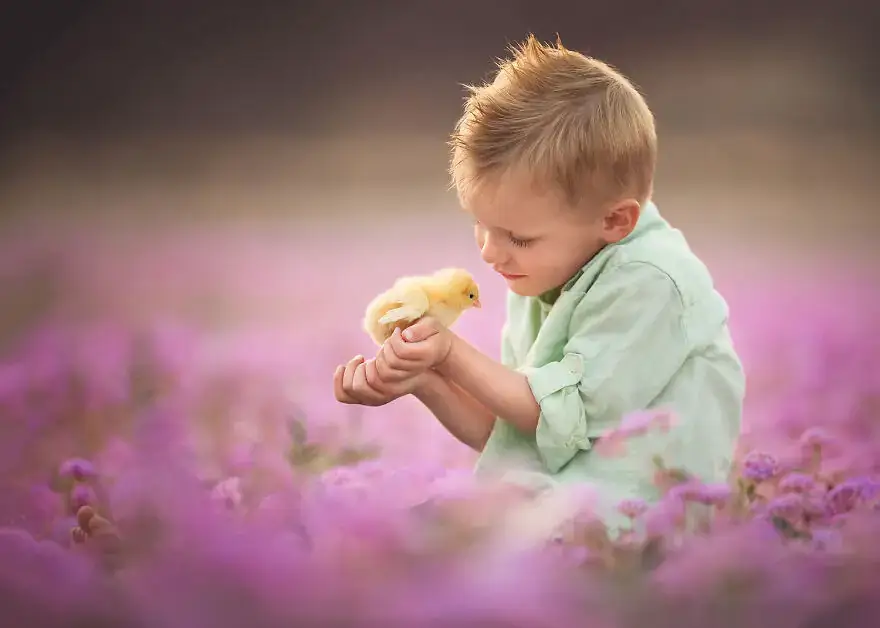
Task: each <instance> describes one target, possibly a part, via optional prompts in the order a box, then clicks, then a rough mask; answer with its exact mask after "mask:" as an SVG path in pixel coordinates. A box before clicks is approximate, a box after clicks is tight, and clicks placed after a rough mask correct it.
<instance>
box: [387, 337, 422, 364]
mask: <svg viewBox="0 0 880 628" xmlns="http://www.w3.org/2000/svg"><path fill="white" fill-rule="evenodd" d="M405 345H406V343H405V342H404V341H403V340H402V339H401V338H400V334H398V335H397V336H396V337H394V338H391V339H389V340H388V342H386V343H385V344H384V345H383V347H382V351H381V352H380V353H381V355H382V361H383V362H385V364H387V365H388V366H389V367H391V368H392V369H394V370H397V371H407V370H410V369H412V367H413V366H415V364H414V363H413V362H414V361H413V360H408V359H406V358H404V357H402V356H401V355H400V354H401V353H408V352H409V350H410V349H411V347H407V346H405Z"/></svg>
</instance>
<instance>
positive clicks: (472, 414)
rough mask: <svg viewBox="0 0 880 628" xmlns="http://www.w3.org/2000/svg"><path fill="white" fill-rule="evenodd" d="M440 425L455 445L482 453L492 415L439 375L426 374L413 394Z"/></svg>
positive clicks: (491, 423) (493, 417)
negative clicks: (459, 444) (451, 437)
mask: <svg viewBox="0 0 880 628" xmlns="http://www.w3.org/2000/svg"><path fill="white" fill-rule="evenodd" d="M413 396H414V397H415V398H416V399H418V400H419V401H421V402H422V403H423V404H424V405H425V407H427V408H428V410H430V411H431V413H432V414H433V415H434V416H435V417H436V418H437V420H438V421H439V422H440V424H441V425H442V426H443V427H445V428H446V430H447V431H448V432H449V433H450V434H452V435H453V436H454V437H455V438H457V439H458V440H459V441H461V442H462V443H464V444H465V445H467V446H468V447H470V448H472V449H474V450H475V451H482V450H483V447H484V446H485V444H486V441H487V440H488V439H489V434H490V433H491V432H492V426H493V425H494V423H495V415H494V414H492V412H491V411H490V410H488V409H487V408H486V407H485V406H484V405H483V404H481V403H480V402H479V401H477V400H476V399H474V398H473V397H472V396H471V395H469V394H468V393H467V392H466V391H464V390H462V389H461V387H459V386H458V385H457V384H455V383H454V382H451V381H448V380H447V379H446V378H444V377H443V376H442V375H440V374H439V373H436V372H434V371H429V372H427V373H425V379H424V381H423V383H422V384H420V385H419V386H418V387H417V388H416V389H415V390H414V391H413Z"/></svg>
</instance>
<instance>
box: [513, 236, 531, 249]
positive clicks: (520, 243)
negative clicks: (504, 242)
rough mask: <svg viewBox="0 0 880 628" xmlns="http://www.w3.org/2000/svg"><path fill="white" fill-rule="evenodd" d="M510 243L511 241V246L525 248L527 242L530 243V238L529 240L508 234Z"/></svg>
mask: <svg viewBox="0 0 880 628" xmlns="http://www.w3.org/2000/svg"><path fill="white" fill-rule="evenodd" d="M510 243H511V244H512V245H513V246H518V247H520V248H525V247H527V246H528V245H529V244H531V243H532V240H530V239H525V238H517V237H516V236H513V235H511V236H510Z"/></svg>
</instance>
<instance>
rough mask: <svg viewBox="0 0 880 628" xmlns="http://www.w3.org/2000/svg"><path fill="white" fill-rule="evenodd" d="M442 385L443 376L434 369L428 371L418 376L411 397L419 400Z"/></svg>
mask: <svg viewBox="0 0 880 628" xmlns="http://www.w3.org/2000/svg"><path fill="white" fill-rule="evenodd" d="M442 383H443V375H441V374H440V373H438V372H437V371H436V370H434V369H428V370H427V371H425V372H424V373H422V374H421V375H420V376H419V379H418V382H417V383H416V384H415V386H413V389H412V395H413V396H414V397H415V398H416V399H420V400H421V399H423V398H424V397H425V396H430V395H431V394H432V393H434V392H435V391H437V390H438V389H439V387H440V385H441V384H442Z"/></svg>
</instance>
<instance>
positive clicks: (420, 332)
mask: <svg viewBox="0 0 880 628" xmlns="http://www.w3.org/2000/svg"><path fill="white" fill-rule="evenodd" d="M436 333H437V326H436V325H435V324H434V321H432V320H431V319H428V318H423V319H421V320H419V321H416V323H415V324H414V325H412V326H410V327H407V328H406V329H405V330H403V339H404V340H406V341H407V342H421V341H422V340H426V339H428V338H430V337H431V336H433V335H434V334H436Z"/></svg>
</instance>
